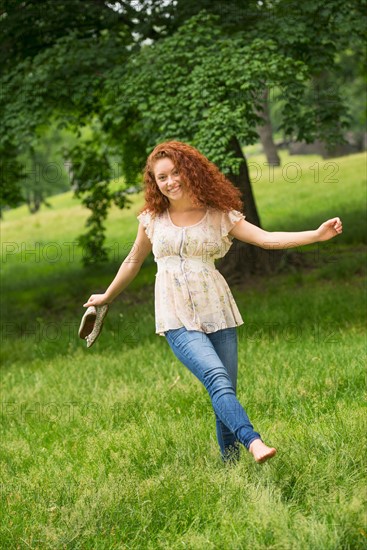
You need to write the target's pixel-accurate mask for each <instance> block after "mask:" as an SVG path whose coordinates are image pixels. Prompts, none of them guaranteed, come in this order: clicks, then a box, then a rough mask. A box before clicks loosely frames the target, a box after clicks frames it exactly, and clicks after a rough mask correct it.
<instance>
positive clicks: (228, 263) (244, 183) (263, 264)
mask: <svg viewBox="0 0 367 550" xmlns="http://www.w3.org/2000/svg"><path fill="white" fill-rule="evenodd" d="M230 147H231V149H232V150H233V151H235V154H236V157H238V158H241V160H242V163H241V166H240V171H239V174H232V173H230V174H227V177H228V179H229V180H230V181H231V182H232V183H233V184H234V185H235V186H236V187H238V188H239V189H240V190H241V192H242V199H243V202H244V214H245V216H246V220H247V221H248V222H250V223H252V224H254V225H257V226H258V227H261V224H260V217H259V214H258V212H257V208H256V203H255V199H254V196H253V193H252V187H251V182H250V177H249V172H248V166H247V162H246V158H245V156H244V154H243V153H242V149H241V146H240V143H239V141H238V139H237V138H236V137H234V138H232V140H231V142H230ZM282 255H283V252H282V251H279V250H265V249H263V248H259V247H257V246H253V245H250V244H247V243H243V242H241V241H238V240H237V239H234V240H233V244H232V246H231V248H230V250H229V252H228V254H227V255H226V256H225V257H224V258H222V259H221V260H220V261H219V263H218V269H219V271H220V272H221V273H222V275H223V276H224V277H225V278H226V279H227V281H228V283H230V284H239V283H241V282H243V280H244V278H246V277H249V276H250V275H252V274H264V273H271V272H272V271H274V270H275V269H276V267H277V265H278V264H279V261H280V259H281V257H282Z"/></svg>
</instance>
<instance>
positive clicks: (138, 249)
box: [83, 223, 152, 307]
mask: <svg viewBox="0 0 367 550" xmlns="http://www.w3.org/2000/svg"><path fill="white" fill-rule="evenodd" d="M151 250H152V243H151V242H150V240H149V239H148V237H147V234H146V233H145V229H144V227H143V225H142V224H141V223H140V224H139V229H138V234H137V236H136V239H135V242H134V245H133V247H132V249H131V250H130V252H129V254H128V256H127V257H126V258H125V260H124V261H123V262H122V264H121V267H120V269H119V270H118V272H117V275H116V277H115V278H114V280H113V281H112V283H111V284H110V286H109V287H108V289H107V290H106V292H105V293H104V294H92V296H91V297H90V298H89V300H88V301H87V302H86V303H85V304H83V307H89V306H103V305H104V304H110V303H111V302H113V300H114V299H115V298H116V296H118V295H119V294H120V292H122V291H123V290H124V289H125V288H126V287H127V286H128V285H129V284H130V283H131V281H132V280H133V279H134V278H135V277H136V275H137V274H138V273H139V271H140V268H141V266H142V264H143V262H144V260H145V258H146V257H147V256H148V254H149V252H151Z"/></svg>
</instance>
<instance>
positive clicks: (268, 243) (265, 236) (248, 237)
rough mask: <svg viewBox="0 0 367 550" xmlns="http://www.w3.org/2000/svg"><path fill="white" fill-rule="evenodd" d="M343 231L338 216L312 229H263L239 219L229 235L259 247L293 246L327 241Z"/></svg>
mask: <svg viewBox="0 0 367 550" xmlns="http://www.w3.org/2000/svg"><path fill="white" fill-rule="evenodd" d="M342 231H343V226H342V222H341V221H340V218H332V219H331V220H327V221H326V222H324V223H322V224H321V225H320V227H319V228H318V229H315V230H312V231H295V232H288V231H264V230H263V229H260V227H257V226H256V225H253V224H252V223H249V222H247V221H246V220H241V221H239V222H238V223H237V224H236V225H235V226H234V228H233V229H232V231H230V235H232V236H233V237H235V238H236V239H238V240H239V241H243V242H245V243H250V244H254V245H256V246H260V247H261V248H294V247H297V246H303V245H305V244H312V243H317V242H320V241H328V240H329V239H332V238H333V237H336V236H337V235H340V234H341V233H342Z"/></svg>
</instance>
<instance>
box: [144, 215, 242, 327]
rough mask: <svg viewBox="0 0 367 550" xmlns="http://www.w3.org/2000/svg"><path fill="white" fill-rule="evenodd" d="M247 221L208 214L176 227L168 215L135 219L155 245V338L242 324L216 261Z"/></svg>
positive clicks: (239, 217) (232, 216)
mask: <svg viewBox="0 0 367 550" xmlns="http://www.w3.org/2000/svg"><path fill="white" fill-rule="evenodd" d="M244 218H245V216H244V215H243V214H242V213H241V212H238V211H236V210H231V211H230V212H221V211H219V210H215V209H213V208H208V210H207V211H206V213H205V215H204V217H203V218H202V219H201V220H200V221H199V222H198V223H196V224H194V225H190V226H187V227H178V226H177V225H174V223H173V222H172V220H171V218H170V215H169V212H168V210H166V211H165V212H164V213H163V214H160V215H154V214H151V213H150V212H148V211H144V212H143V213H142V214H140V215H139V216H138V220H139V221H140V222H141V223H142V224H143V226H144V228H145V231H146V234H147V235H148V237H149V240H150V241H151V242H152V245H153V254H154V259H155V261H156V263H157V266H158V271H157V274H156V281H155V318H156V333H158V334H159V335H161V336H164V333H165V331H167V330H169V329H176V328H180V327H183V326H184V327H186V329H187V330H198V331H201V332H206V333H210V332H215V331H217V330H220V329H224V328H230V327H235V326H238V325H242V324H243V320H242V317H241V314H240V312H239V310H238V308H237V305H236V303H235V301H234V299H233V296H232V293H231V291H230V289H229V287H228V284H227V282H226V281H225V279H224V277H223V276H222V275H221V273H219V271H218V270H217V269H216V268H215V265H214V260H215V259H217V258H222V257H223V256H224V255H225V254H226V253H227V252H228V250H229V249H230V247H231V245H232V239H233V237H231V235H229V234H228V233H229V231H231V229H232V228H233V227H234V226H235V224H236V223H237V222H239V221H240V220H242V219H244Z"/></svg>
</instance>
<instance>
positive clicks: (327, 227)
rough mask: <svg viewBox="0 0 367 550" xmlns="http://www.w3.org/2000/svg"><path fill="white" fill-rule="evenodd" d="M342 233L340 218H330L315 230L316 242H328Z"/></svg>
mask: <svg viewBox="0 0 367 550" xmlns="http://www.w3.org/2000/svg"><path fill="white" fill-rule="evenodd" d="M342 232H343V224H342V222H341V220H340V218H332V219H331V220H327V221H326V222H324V223H322V224H321V225H320V227H319V228H318V229H317V234H318V240H319V242H320V241H328V240H329V239H332V238H333V237H336V236H337V235H340V234H341V233H342Z"/></svg>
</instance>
